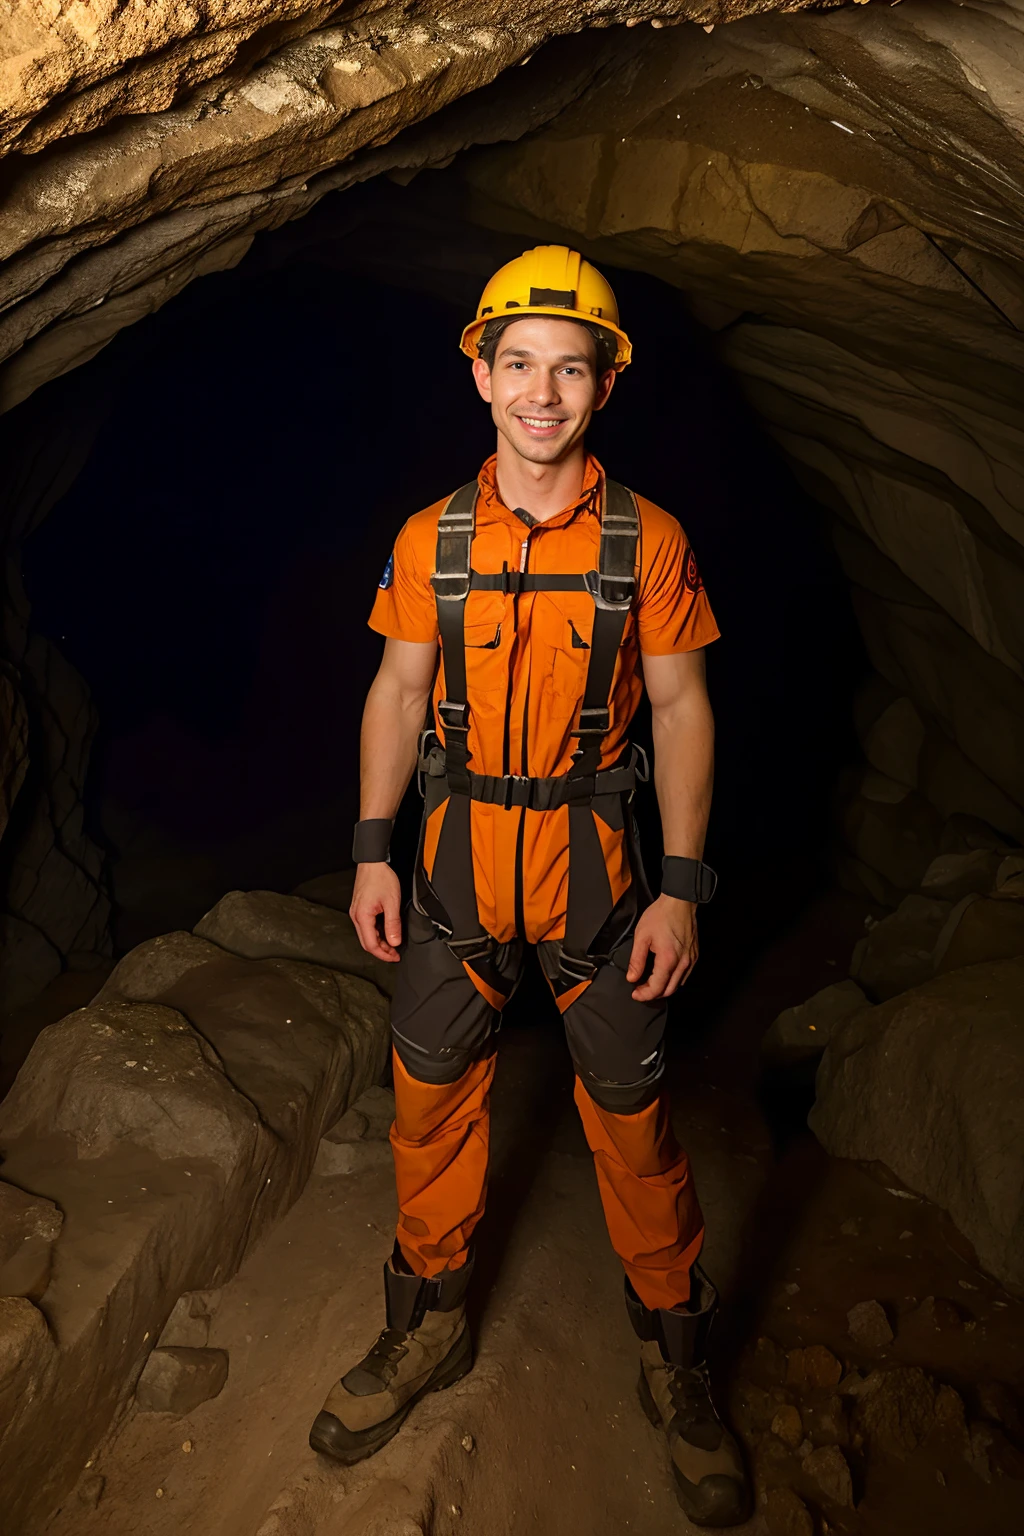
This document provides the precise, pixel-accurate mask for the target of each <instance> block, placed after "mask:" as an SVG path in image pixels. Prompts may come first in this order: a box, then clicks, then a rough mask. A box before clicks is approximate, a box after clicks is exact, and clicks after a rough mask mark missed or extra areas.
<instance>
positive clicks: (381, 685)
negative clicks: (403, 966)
mask: <svg viewBox="0 0 1024 1536" xmlns="http://www.w3.org/2000/svg"><path fill="white" fill-rule="evenodd" d="M436 662H437V645H436V643H433V642H431V643H430V644H424V645H420V644H416V643H413V642H412V641H409V640H388V641H386V642H385V645H384V657H383V660H382V661H381V664H380V668H379V670H378V672H377V676H376V677H375V678H374V680H373V683H372V684H371V686H370V691H369V693H368V694H367V696H366V704H365V706H364V708H363V725H362V731H361V734H360V743H359V817H360V820H361V821H367V820H370V819H376V818H378V817H380V818H385V819H387V820H388V821H393V820H394V818H395V816H396V815H397V813H398V807H399V806H400V805H401V803H402V796H403V795H404V794H405V791H406V788H407V786H408V783H409V780H410V779H411V777H412V774H413V770H414V769H415V767H416V743H417V741H418V739H419V734H420V731H421V730H422V729H423V721H424V718H425V716H426V711H427V700H428V699H429V697H430V689H431V684H432V683H433V680H434V667H435V665H436ZM401 901H402V895H401V885H400V884H399V880H398V876H397V875H396V874H395V872H394V870H393V869H392V868H391V866H390V864H383V863H382V864H360V865H359V866H358V867H357V869H356V880H355V887H354V889H353V892H352V905H351V906H350V907H349V916H350V917H351V919H352V922H353V924H354V925H355V930H356V933H357V934H358V936H359V942H360V944H361V945H362V946H363V948H364V949H365V950H366V951H367V953H368V954H371V955H374V956H376V958H377V959H378V960H397V959H398V948H397V946H398V945H399V944H400V943H401V942H402V917H401ZM378 918H383V928H384V932H383V936H382V935H381V932H380V928H379V926H378V921H377V920H378Z"/></svg>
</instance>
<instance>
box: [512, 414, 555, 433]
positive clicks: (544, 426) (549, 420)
mask: <svg viewBox="0 0 1024 1536" xmlns="http://www.w3.org/2000/svg"><path fill="white" fill-rule="evenodd" d="M516 420H517V421H518V422H520V423H521V424H522V425H523V426H524V427H525V428H526V430H527V431H528V432H532V433H534V434H542V433H543V434H551V433H554V432H556V431H557V430H558V428H559V427H564V426H565V417H562V416H517V417H516Z"/></svg>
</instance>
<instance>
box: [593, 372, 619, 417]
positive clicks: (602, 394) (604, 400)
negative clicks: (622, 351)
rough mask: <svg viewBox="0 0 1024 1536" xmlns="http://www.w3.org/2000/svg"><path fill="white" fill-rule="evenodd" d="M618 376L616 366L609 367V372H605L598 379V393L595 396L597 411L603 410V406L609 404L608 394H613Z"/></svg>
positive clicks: (595, 408)
mask: <svg viewBox="0 0 1024 1536" xmlns="http://www.w3.org/2000/svg"><path fill="white" fill-rule="evenodd" d="M617 378H618V374H617V373H616V372H615V369H614V368H609V369H608V372H607V373H605V374H602V375H601V377H600V378H599V379H598V381H597V394H596V395H595V396H594V410H595V411H600V410H603V408H604V407H605V406H606V405H607V404H608V396H609V395H610V394H611V392H612V390H613V389H614V387H615V380H616V379H617Z"/></svg>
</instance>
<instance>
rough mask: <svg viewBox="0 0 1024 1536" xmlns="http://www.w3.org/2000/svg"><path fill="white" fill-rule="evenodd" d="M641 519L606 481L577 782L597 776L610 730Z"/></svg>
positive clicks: (631, 499)
mask: <svg viewBox="0 0 1024 1536" xmlns="http://www.w3.org/2000/svg"><path fill="white" fill-rule="evenodd" d="M639 541H640V514H639V512H638V510H637V505H636V497H635V496H634V495H633V493H632V491H627V489H626V487H625V486H624V485H619V483H618V481H616V480H606V481H605V493H604V505H603V507H602V511H601V554H600V564H599V569H598V570H597V572H596V573H592V575H591V579H590V580H589V581H588V586H589V589H590V595H591V596H592V597H593V599H594V604H595V613H594V633H593V636H592V639H591V642H590V657H589V660H588V664H587V680H586V685H585V688H584V692H583V702H582V704H581V706H580V716H579V722H578V725H577V728H576V731H575V732H574V734H575V736H576V737H577V738H578V740H579V744H580V745H579V750H578V751H577V753H576V754H575V768H574V770H573V771H572V773H571V777H573V778H589V777H591V776H592V775H593V774H595V773H596V772H597V768H598V765H599V763H600V760H601V744H602V741H603V739H604V736H605V734H606V733H607V731H608V728H609V726H610V725H611V711H610V708H609V705H610V701H611V691H612V680H613V677H614V674H615V661H616V658H617V656H618V653H619V646H620V645H621V644H622V635H623V631H624V630H625V627H626V619H627V617H628V615H629V610H630V608H631V607H632V605H633V599H634V596H635V594H636V576H635V568H636V552H637V545H638V544H639Z"/></svg>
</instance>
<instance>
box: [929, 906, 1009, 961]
mask: <svg viewBox="0 0 1024 1536" xmlns="http://www.w3.org/2000/svg"><path fill="white" fill-rule="evenodd" d="M1014 955H1024V901H1015V900H1013V899H1012V898H1002V899H1001V898H1000V897H998V896H997V897H984V896H977V895H972V896H965V897H964V899H963V900H962V901H960V902H957V904H956V906H955V907H954V908H953V910H952V912H950V914H949V917H948V918H947V919H946V922H945V924H944V925H943V929H942V932H941V933H940V935H939V938H938V941H937V943H936V947H935V969H936V971H958V970H961V969H962V968H963V967H964V966H966V965H978V964H980V963H981V962H982V961H983V960H1009V959H1011V958H1012V957H1013V956H1014Z"/></svg>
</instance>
